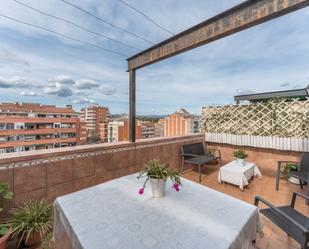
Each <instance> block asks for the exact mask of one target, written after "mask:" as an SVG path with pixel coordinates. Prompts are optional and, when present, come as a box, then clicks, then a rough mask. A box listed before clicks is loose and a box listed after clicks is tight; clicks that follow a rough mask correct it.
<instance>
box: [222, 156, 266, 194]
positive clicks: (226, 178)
mask: <svg viewBox="0 0 309 249" xmlns="http://www.w3.org/2000/svg"><path fill="white" fill-rule="evenodd" d="M254 176H257V177H258V178H260V179H261V178H262V174H261V172H260V170H259V169H258V167H257V166H256V165H255V164H254V163H249V162H245V163H244V165H243V166H240V165H239V164H238V163H237V162H236V160H234V161H232V162H230V163H228V164H226V165H224V166H222V167H221V168H220V170H219V174H218V181H219V182H220V183H221V182H228V183H231V184H233V185H237V186H239V188H240V189H241V190H243V189H244V186H246V185H248V184H249V180H250V179H251V178H253V177H254Z"/></svg>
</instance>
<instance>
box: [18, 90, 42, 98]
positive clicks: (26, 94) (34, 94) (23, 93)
mask: <svg viewBox="0 0 309 249" xmlns="http://www.w3.org/2000/svg"><path fill="white" fill-rule="evenodd" d="M20 95H21V96H29V97H36V96H38V94H37V93H36V92H32V91H30V92H26V91H22V92H21V93H20Z"/></svg>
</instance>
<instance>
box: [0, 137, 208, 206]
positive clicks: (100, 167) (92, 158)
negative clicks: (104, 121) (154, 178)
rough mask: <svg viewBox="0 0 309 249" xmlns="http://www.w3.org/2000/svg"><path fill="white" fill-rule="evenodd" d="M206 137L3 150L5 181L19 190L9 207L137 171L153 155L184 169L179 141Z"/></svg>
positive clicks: (0, 165)
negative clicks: (15, 150)
mask: <svg viewBox="0 0 309 249" xmlns="http://www.w3.org/2000/svg"><path fill="white" fill-rule="evenodd" d="M204 140H205V137H204V135H203V134H195V135H189V136H180V137H172V138H155V139H145V140H140V141H137V142H136V143H129V142H121V143H115V144H96V145H84V146H76V147H74V148H73V147H72V148H61V149H52V150H48V151H47V150H45V151H33V152H24V153H14V154H7V155H2V156H1V158H0V181H5V182H8V183H9V184H10V186H11V190H12V191H13V192H14V198H13V200H12V201H11V202H10V203H8V205H7V208H9V207H13V206H18V205H20V204H21V203H22V202H23V201H24V200H26V199H28V198H32V199H42V198H45V199H47V200H49V201H53V200H54V199H55V198H56V197H58V196H61V195H65V194H69V193H71V192H74V191H78V190H81V189H84V188H87V187H91V186H94V185H96V184H99V183H103V182H105V181H108V180H111V179H115V178H118V177H121V176H125V175H128V174H131V173H134V172H137V171H139V170H140V169H141V167H142V166H143V164H144V163H145V162H146V161H147V160H149V159H153V158H156V159H159V160H160V161H161V162H164V163H168V164H169V165H170V166H171V167H172V168H175V169H179V167H180V165H181V156H180V146H181V145H183V144H189V143H193V142H201V141H204ZM137 187H138V186H137Z"/></svg>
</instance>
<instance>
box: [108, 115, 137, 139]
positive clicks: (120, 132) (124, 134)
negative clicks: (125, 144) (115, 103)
mask: <svg viewBox="0 0 309 249" xmlns="http://www.w3.org/2000/svg"><path fill="white" fill-rule="evenodd" d="M136 138H137V139H141V138H142V127H141V125H140V124H137V125H136ZM128 140H129V122H128V120H127V119H124V120H121V119H120V120H114V121H112V122H109V123H108V142H121V141H128Z"/></svg>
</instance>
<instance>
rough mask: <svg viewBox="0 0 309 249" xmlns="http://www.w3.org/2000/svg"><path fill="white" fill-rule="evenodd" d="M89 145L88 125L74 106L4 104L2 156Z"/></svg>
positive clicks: (0, 121) (0, 132) (0, 112)
mask: <svg viewBox="0 0 309 249" xmlns="http://www.w3.org/2000/svg"><path fill="white" fill-rule="evenodd" d="M84 143H86V136H85V125H84V124H83V123H82V122H80V120H79V118H78V113H77V112H75V111H74V110H73V109H72V106H69V107H66V108H62V107H56V106H54V105H41V104H36V103H1V104H0V153H9V152H21V151H31V150H40V149H52V148H60V147H68V146H75V145H79V144H84Z"/></svg>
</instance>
